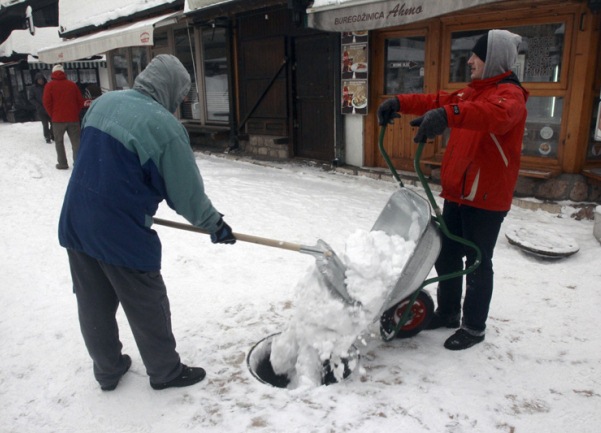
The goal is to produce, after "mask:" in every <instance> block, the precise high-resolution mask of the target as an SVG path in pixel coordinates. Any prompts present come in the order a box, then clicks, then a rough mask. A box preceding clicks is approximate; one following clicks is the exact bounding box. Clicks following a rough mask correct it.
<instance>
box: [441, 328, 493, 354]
mask: <svg viewBox="0 0 601 433" xmlns="http://www.w3.org/2000/svg"><path fill="white" fill-rule="evenodd" d="M482 341H484V334H480V335H477V334H474V333H472V332H470V331H469V330H467V329H463V328H461V329H459V330H458V331H457V332H455V333H454V334H453V335H451V336H450V337H449V338H447V341H445V342H444V347H445V348H447V349H449V350H463V349H469V348H470V347H472V346H474V345H476V344H478V343H481V342H482Z"/></svg>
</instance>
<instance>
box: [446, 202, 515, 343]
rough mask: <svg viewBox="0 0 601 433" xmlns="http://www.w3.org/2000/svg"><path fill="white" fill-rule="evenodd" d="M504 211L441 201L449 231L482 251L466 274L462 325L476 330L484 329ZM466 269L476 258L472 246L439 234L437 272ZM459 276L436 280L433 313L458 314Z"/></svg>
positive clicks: (450, 315) (480, 331)
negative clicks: (436, 301)
mask: <svg viewBox="0 0 601 433" xmlns="http://www.w3.org/2000/svg"><path fill="white" fill-rule="evenodd" d="M506 215H507V212H497V211H488V210H484V209H478V208H475V207H471V206H466V205H459V204H457V203H453V202H450V201H445V203H444V207H443V211H442V217H443V219H444V221H445V223H446V225H447V227H448V229H449V231H450V232H451V233H453V234H454V235H457V236H460V237H462V238H464V239H467V240H469V241H471V242H473V243H474V244H476V245H477V246H478V247H479V248H480V251H481V252H482V262H481V263H480V266H478V268H476V270H475V271H474V272H471V273H469V274H467V275H466V277H465V278H466V291H465V299H464V302H463V320H462V326H463V327H465V328H468V329H470V330H472V331H476V332H478V333H483V332H484V330H485V329H486V319H487V317H488V309H489V307H490V301H491V299H492V292H493V266H492V257H493V251H494V249H495V245H496V243H497V237H498V236H499V231H500V229H501V224H502V223H503V220H504V219H505V216H506ZM464 257H465V266H466V268H467V267H469V266H471V265H472V264H473V263H474V262H475V260H476V252H475V250H474V249H473V248H470V247H468V246H464V245H463V244H460V243H459V242H456V241H453V240H451V239H449V238H448V237H446V236H444V235H443V236H442V248H441V250H440V255H439V256H438V259H437V260H436V264H435V268H436V272H437V273H438V275H445V274H451V273H453V272H457V271H461V270H463V269H464V267H463V266H464V264H463V258H464ZM462 291H463V277H456V278H451V279H449V280H444V281H440V282H439V283H438V290H437V298H438V308H437V310H436V311H437V313H438V314H439V315H440V316H441V317H444V318H452V317H459V316H460V313H461V294H462Z"/></svg>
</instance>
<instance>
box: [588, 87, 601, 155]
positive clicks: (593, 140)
mask: <svg viewBox="0 0 601 433" xmlns="http://www.w3.org/2000/svg"><path fill="white" fill-rule="evenodd" d="M592 117H593V118H592V120H591V135H590V145H589V148H588V153H587V158H588V159H592V160H595V161H601V96H600V95H599V94H597V97H596V98H595V103H594V104H593V116H592Z"/></svg>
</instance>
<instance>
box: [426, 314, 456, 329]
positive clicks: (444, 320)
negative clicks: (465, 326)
mask: <svg viewBox="0 0 601 433" xmlns="http://www.w3.org/2000/svg"><path fill="white" fill-rule="evenodd" d="M459 326H460V323H459V316H454V317H452V318H448V317H443V316H440V315H438V314H437V313H434V315H433V316H432V319H430V323H428V326H426V329H438V328H454V329H457V328H459Z"/></svg>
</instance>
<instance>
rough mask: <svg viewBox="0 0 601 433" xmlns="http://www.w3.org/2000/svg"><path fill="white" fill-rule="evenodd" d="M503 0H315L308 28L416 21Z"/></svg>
mask: <svg viewBox="0 0 601 433" xmlns="http://www.w3.org/2000/svg"><path fill="white" fill-rule="evenodd" d="M498 1H500V0H455V1H449V0H405V1H400V2H399V1H365V0H348V1H341V2H337V3H336V4H332V3H331V2H326V1H315V2H314V4H313V7H311V8H309V9H307V23H308V26H309V27H312V28H316V29H320V30H326V31H333V32H343V31H347V32H348V31H354V30H372V29H380V28H385V27H394V26H399V25H403V24H409V23H414V22H417V21H421V20H425V19H428V18H432V17H436V16H440V15H444V14H447V13H451V12H457V11H459V10H462V9H467V8H471V7H474V6H480V5H483V4H487V3H495V2H498Z"/></svg>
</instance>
